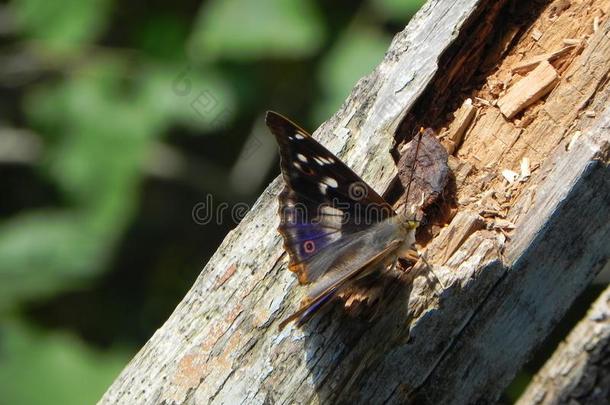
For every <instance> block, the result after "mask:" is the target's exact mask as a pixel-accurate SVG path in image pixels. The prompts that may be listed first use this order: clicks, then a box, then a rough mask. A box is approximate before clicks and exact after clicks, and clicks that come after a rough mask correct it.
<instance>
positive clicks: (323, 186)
mask: <svg viewBox="0 0 610 405" xmlns="http://www.w3.org/2000/svg"><path fill="white" fill-rule="evenodd" d="M319 186H320V192H321V193H322V194H324V195H326V189H327V188H328V186H327V185H326V184H324V183H320V184H319Z"/></svg>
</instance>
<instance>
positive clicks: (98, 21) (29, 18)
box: [12, 0, 112, 53]
mask: <svg viewBox="0 0 610 405" xmlns="http://www.w3.org/2000/svg"><path fill="white" fill-rule="evenodd" d="M111 4H112V3H111V2H110V1H109V0H88V1H82V0H53V1H48V0H14V1H13V3H12V6H13V8H14V13H15V16H16V18H17V21H18V23H19V24H20V26H21V27H22V28H23V29H24V30H25V33H26V35H27V36H28V37H29V38H30V39H33V40H36V41H40V42H41V44H43V46H44V48H45V49H44V50H45V51H50V52H57V53H65V52H70V51H75V50H78V49H79V48H81V47H82V46H83V45H85V44H88V43H90V42H91V41H93V40H94V39H95V38H96V37H97V36H98V35H99V34H100V33H101V31H102V30H104V29H105V26H106V19H107V17H108V14H109V11H110V6H111Z"/></svg>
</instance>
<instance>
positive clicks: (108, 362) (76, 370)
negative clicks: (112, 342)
mask: <svg viewBox="0 0 610 405" xmlns="http://www.w3.org/2000/svg"><path fill="white" fill-rule="evenodd" d="M0 331H1V332H2V340H0V356H2V367H0V392H2V403H5V404H62V405H71V404H74V405H81V404H93V403H96V402H97V401H98V400H99V399H100V397H101V396H102V394H103V393H104V391H105V390H106V388H107V387H108V385H109V384H110V383H111V382H112V380H113V379H114V378H115V377H116V376H117V375H118V374H119V372H120V371H121V368H122V367H124V365H125V361H126V360H127V359H128V356H127V353H125V352H124V351H123V350H120V349H119V350H116V349H115V350H112V351H108V352H106V353H102V352H99V351H94V350H92V349H90V348H88V347H87V346H85V345H84V344H83V342H81V341H80V340H79V339H77V338H76V337H74V336H71V335H68V334H60V333H53V334H46V333H41V332H39V331H37V330H35V329H32V328H28V327H26V326H24V325H23V324H20V323H17V322H5V323H4V325H3V326H2V329H1V330H0Z"/></svg>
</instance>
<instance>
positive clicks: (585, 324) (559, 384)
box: [517, 288, 610, 405]
mask: <svg viewBox="0 0 610 405" xmlns="http://www.w3.org/2000/svg"><path fill="white" fill-rule="evenodd" d="M608 403H610V288H607V289H606V290H605V291H604V292H603V293H602V294H601V295H600V297H599V298H598V299H597V300H596V301H595V303H594V304H593V306H592V307H591V308H590V309H589V312H588V313H587V315H586V316H585V317H584V318H583V319H582V320H581V321H580V322H579V323H578V325H576V327H575V328H574V329H573V330H572V332H570V335H569V336H568V337H567V338H566V340H565V341H564V342H563V343H562V344H561V345H560V346H559V348H558V349H557V350H556V351H555V353H553V356H552V357H551V358H550V359H549V360H548V361H547V362H546V364H545V365H544V367H543V368H542V369H541V370H540V371H539V372H538V374H537V375H536V376H535V377H534V379H533V381H532V382H531V383H530V385H529V386H528V387H527V390H526V391H525V393H524V394H523V396H521V398H519V402H518V403H517V404H518V405H527V404H549V405H550V404H600V405H601V404H608Z"/></svg>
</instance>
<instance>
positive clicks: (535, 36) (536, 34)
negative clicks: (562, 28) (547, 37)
mask: <svg viewBox="0 0 610 405" xmlns="http://www.w3.org/2000/svg"><path fill="white" fill-rule="evenodd" d="M540 38H542V32H540V31H539V30H537V29H536V28H534V29H533V30H532V39H533V40H534V41H538V40H539V39H540Z"/></svg>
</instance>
